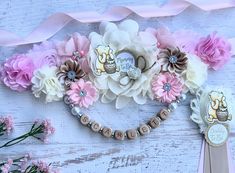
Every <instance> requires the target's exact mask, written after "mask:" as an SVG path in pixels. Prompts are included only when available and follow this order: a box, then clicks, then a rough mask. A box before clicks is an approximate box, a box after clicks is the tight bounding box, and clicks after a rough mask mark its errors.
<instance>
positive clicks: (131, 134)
mask: <svg viewBox="0 0 235 173" xmlns="http://www.w3.org/2000/svg"><path fill="white" fill-rule="evenodd" d="M126 135H127V138H128V139H135V138H137V131H136V130H135V129H130V130H127V131H126Z"/></svg>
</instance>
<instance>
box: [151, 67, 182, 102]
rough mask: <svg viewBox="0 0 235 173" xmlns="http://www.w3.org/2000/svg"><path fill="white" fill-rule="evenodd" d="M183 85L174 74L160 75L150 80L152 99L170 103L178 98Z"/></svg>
mask: <svg viewBox="0 0 235 173" xmlns="http://www.w3.org/2000/svg"><path fill="white" fill-rule="evenodd" d="M182 90H183V83H182V82H181V80H180V79H179V78H178V77H177V76H176V75H175V74H174V73H169V72H165V73H160V74H159V75H156V76H155V77H154V78H153V80H152V91H153V94H154V97H155V98H156V99H158V100H159V101H161V102H164V103H171V102H172V101H174V100H176V98H177V97H178V96H180V94H181V92H182Z"/></svg>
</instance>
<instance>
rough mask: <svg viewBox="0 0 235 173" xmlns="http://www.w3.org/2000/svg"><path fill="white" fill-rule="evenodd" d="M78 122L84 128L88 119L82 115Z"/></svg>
mask: <svg viewBox="0 0 235 173" xmlns="http://www.w3.org/2000/svg"><path fill="white" fill-rule="evenodd" d="M80 122H81V124H82V125H84V126H86V125H87V124H88V123H89V122H90V118H89V117H88V116H87V115H82V116H81V118H80Z"/></svg>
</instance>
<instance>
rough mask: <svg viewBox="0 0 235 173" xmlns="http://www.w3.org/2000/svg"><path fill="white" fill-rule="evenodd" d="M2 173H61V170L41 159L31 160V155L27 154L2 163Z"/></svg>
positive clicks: (0, 172)
mask: <svg viewBox="0 0 235 173" xmlns="http://www.w3.org/2000/svg"><path fill="white" fill-rule="evenodd" d="M0 173H59V170H58V169H55V168H52V166H51V164H48V163H46V162H44V161H41V160H39V161H31V156H30V155H29V154H26V155H25V156H23V157H20V158H18V159H8V160H7V161H5V162H2V163H0Z"/></svg>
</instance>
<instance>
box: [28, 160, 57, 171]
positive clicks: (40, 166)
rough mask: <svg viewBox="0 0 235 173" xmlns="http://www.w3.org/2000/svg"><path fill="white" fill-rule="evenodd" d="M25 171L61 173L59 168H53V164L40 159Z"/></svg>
mask: <svg viewBox="0 0 235 173" xmlns="http://www.w3.org/2000/svg"><path fill="white" fill-rule="evenodd" d="M25 173H59V170H57V169H54V168H52V167H51V164H48V163H46V162H44V161H42V160H39V161H36V162H33V163H32V164H31V165H29V166H28V167H27V169H26V170H25Z"/></svg>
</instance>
